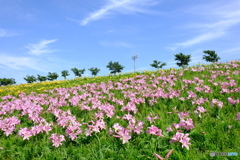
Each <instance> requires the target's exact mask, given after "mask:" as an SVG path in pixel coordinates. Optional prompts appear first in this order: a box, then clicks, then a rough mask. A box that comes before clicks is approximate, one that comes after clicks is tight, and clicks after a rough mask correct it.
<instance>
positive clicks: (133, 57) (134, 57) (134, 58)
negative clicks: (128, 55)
mask: <svg viewBox="0 0 240 160" xmlns="http://www.w3.org/2000/svg"><path fill="white" fill-rule="evenodd" d="M137 58H138V56H137V55H135V56H132V59H133V61H134V72H135V60H136V59H137Z"/></svg>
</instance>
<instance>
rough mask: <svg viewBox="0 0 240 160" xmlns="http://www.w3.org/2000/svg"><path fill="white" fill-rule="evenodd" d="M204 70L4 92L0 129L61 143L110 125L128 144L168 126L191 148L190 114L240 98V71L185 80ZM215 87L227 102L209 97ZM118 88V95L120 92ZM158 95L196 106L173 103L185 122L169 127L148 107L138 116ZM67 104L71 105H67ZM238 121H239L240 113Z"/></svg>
mask: <svg viewBox="0 0 240 160" xmlns="http://www.w3.org/2000/svg"><path fill="white" fill-rule="evenodd" d="M215 67H218V66H215ZM227 67H229V68H230V67H238V68H239V64H237V63H236V64H235V63H230V64H228V65H227ZM205 69H206V68H203V67H199V68H189V69H185V70H181V71H175V70H171V72H170V73H169V74H166V73H165V72H161V71H160V72H159V74H160V75H158V76H156V75H154V74H153V75H149V76H148V75H138V76H135V77H133V78H128V79H122V80H120V81H119V82H112V81H109V82H108V83H103V82H102V83H100V84H97V83H92V84H85V85H79V86H78V87H72V88H57V89H53V90H48V91H46V93H45V94H36V93H34V92H32V93H31V94H30V95H26V94H25V93H24V92H22V93H21V94H20V95H19V97H18V98H16V97H14V96H4V97H2V101H1V102H0V130H1V132H3V133H4V134H5V135H6V136H10V135H12V134H13V133H17V134H18V135H19V136H21V137H22V139H23V140H30V139H31V137H32V136H36V135H38V134H49V133H50V134H51V136H50V137H49V139H50V140H51V142H52V143H53V146H55V147H59V146H60V145H62V142H63V141H66V140H65V138H66V139H69V140H72V141H74V140H75V139H77V138H79V136H80V135H81V136H92V134H97V133H99V132H101V131H102V130H108V131H109V134H110V135H111V136H113V137H116V138H119V139H120V140H121V141H122V143H123V144H125V143H127V142H129V141H130V140H131V138H132V136H133V135H134V134H136V135H139V134H149V135H153V136H159V137H160V138H165V136H164V135H163V131H165V130H166V131H167V133H169V132H173V134H174V136H173V137H171V140H170V142H171V143H181V144H182V147H185V148H187V149H189V145H191V143H190V142H189V141H190V137H188V136H189V134H187V133H188V132H190V131H191V130H192V129H194V128H195V122H194V121H193V117H191V116H196V117H197V118H198V117H199V118H202V117H203V116H204V114H207V113H208V111H209V110H210V109H211V108H212V107H217V108H218V109H221V108H223V107H225V105H228V104H230V105H236V104H239V103H240V100H239V98H238V97H236V96H234V95H235V93H239V92H240V88H239V87H237V83H236V81H235V80H234V79H233V78H231V75H233V76H235V75H237V74H239V73H240V72H237V71H234V72H229V71H228V72H221V71H218V70H216V71H213V70H210V71H209V72H210V73H211V75H210V77H208V78H205V77H204V76H205V75H202V77H201V76H200V77H194V78H193V79H181V78H182V76H183V75H184V72H185V71H191V72H202V71H203V70H205ZM219 76H223V77H225V79H224V82H219V81H217V82H216V81H215V80H216V78H217V77H219ZM202 78H203V79H202ZM178 83H181V84H182V85H181V88H179V87H175V86H177V84H178ZM209 83H210V84H209ZM216 88H217V89H216ZM215 90H217V91H218V92H219V93H221V94H226V101H220V100H219V99H216V98H214V97H213V96H208V94H209V95H210V94H211V95H213V94H212V93H213V92H215ZM116 92H118V95H117V94H115V93H116ZM204 95H207V96H205V97H204ZM120 97H122V98H120ZM159 100H175V101H179V102H185V101H186V102H188V104H190V105H192V106H191V107H192V108H193V111H183V110H179V109H177V108H179V106H176V107H175V108H170V109H169V110H170V111H171V109H172V111H171V112H169V110H168V112H166V114H172V115H174V116H178V118H179V119H180V121H179V122H171V123H170V124H168V125H169V127H167V128H166V129H164V128H161V126H158V125H157V122H158V121H160V120H159V119H160V118H159V117H158V115H157V114H155V113H152V112H148V113H146V114H145V117H143V119H139V117H138V118H137V114H138V113H139V112H142V110H143V109H145V108H144V107H148V106H149V107H154V106H155V105H156V106H157V104H158V102H159ZM209 106H211V107H209ZM66 107H67V108H69V109H68V110H66V109H63V108H66ZM158 107H159V106H158ZM160 107H161V106H160ZM73 108H74V109H77V110H79V112H80V113H91V117H90V120H89V119H88V120H85V119H82V118H81V117H78V116H77V115H75V113H72V110H71V109H73ZM15 113H17V115H16V114H15ZM45 114H48V115H50V116H52V117H54V118H53V119H52V120H49V119H46V117H45V116H43V115H45ZM112 118H115V119H116V118H117V119H118V120H119V123H116V122H115V123H111V124H113V125H111V126H110V125H109V123H107V122H108V121H109V120H111V119H112ZM20 119H21V120H22V119H25V120H26V121H28V122H31V123H30V124H33V125H32V126H31V125H22V124H24V121H20ZM237 120H240V113H239V112H238V113H237ZM17 126H19V127H17ZM57 127H60V128H62V129H63V130H64V131H65V135H61V134H60V133H53V132H56V130H54V129H55V128H57ZM181 131H184V133H181ZM173 134H172V135H173ZM0 149H2V148H1V147H0Z"/></svg>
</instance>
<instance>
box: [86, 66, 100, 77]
mask: <svg viewBox="0 0 240 160" xmlns="http://www.w3.org/2000/svg"><path fill="white" fill-rule="evenodd" d="M88 70H89V71H91V72H92V75H93V76H96V75H97V74H98V72H99V71H100V69H98V68H93V67H92V68H90V69H88Z"/></svg>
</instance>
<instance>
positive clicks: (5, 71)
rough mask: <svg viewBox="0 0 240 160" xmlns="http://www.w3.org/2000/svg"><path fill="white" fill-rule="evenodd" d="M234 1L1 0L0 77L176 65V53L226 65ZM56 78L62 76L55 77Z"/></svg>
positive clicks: (235, 16) (239, 16)
mask: <svg viewBox="0 0 240 160" xmlns="http://www.w3.org/2000/svg"><path fill="white" fill-rule="evenodd" d="M239 8H240V1H239V0H231V1H226V0H201V1H191V0H181V1H179V0H0V78H15V80H16V81H17V83H18V84H19V83H26V81H25V80H24V79H23V77H25V76H26V75H34V76H37V74H39V75H43V76H46V75H47V74H48V72H57V73H58V74H59V75H61V71H62V70H68V71H69V72H70V76H69V77H68V78H69V79H71V78H74V74H73V73H72V72H71V68H73V67H76V68H78V69H83V68H85V69H86V71H85V74H84V75H83V76H91V73H90V71H88V70H87V69H89V68H91V67H97V68H100V69H101V71H100V72H99V75H108V73H109V70H108V68H106V65H107V64H108V62H109V61H113V62H116V61H118V62H119V63H120V64H122V65H123V66H125V68H124V70H123V72H133V69H134V68H133V67H134V66H133V60H132V56H133V55H138V58H137V59H136V70H137V71H141V70H153V69H154V68H152V67H151V66H150V65H149V64H151V63H152V62H153V60H158V61H162V62H166V63H167V66H166V67H164V68H170V67H175V68H177V67H178V66H177V65H176V61H174V54H178V53H180V52H182V53H183V54H191V56H192V61H191V63H190V65H194V64H197V63H203V62H204V61H203V60H202V56H203V50H215V51H216V53H217V54H218V55H219V56H220V57H221V61H223V62H226V61H230V60H234V59H239V55H240V36H239V35H240V29H239V28H240V10H239ZM58 79H62V77H59V78H58Z"/></svg>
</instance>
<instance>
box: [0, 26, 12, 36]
mask: <svg viewBox="0 0 240 160" xmlns="http://www.w3.org/2000/svg"><path fill="white" fill-rule="evenodd" d="M14 35H15V34H14V33H11V32H9V31H7V30H6V29H2V28H0V38H1V37H11V36H14Z"/></svg>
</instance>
